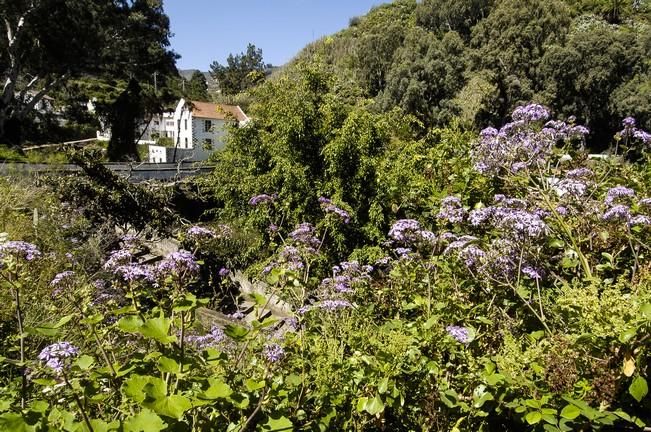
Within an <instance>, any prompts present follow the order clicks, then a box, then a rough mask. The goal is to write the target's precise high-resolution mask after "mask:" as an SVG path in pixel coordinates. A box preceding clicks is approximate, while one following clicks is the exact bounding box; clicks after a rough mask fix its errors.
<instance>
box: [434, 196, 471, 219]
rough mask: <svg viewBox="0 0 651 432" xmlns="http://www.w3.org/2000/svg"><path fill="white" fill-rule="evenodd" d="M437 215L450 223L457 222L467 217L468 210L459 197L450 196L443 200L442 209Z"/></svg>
mask: <svg viewBox="0 0 651 432" xmlns="http://www.w3.org/2000/svg"><path fill="white" fill-rule="evenodd" d="M436 217H437V218H438V219H442V220H444V221H447V222H449V223H452V224H457V223H460V222H463V219H464V218H465V217H466V210H465V209H464V208H463V205H462V204H461V200H460V199H459V198H457V197H455V196H448V197H446V198H443V200H442V201H441V209H440V210H439V213H438V214H437V215H436Z"/></svg>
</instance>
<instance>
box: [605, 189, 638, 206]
mask: <svg viewBox="0 0 651 432" xmlns="http://www.w3.org/2000/svg"><path fill="white" fill-rule="evenodd" d="M633 197H635V191H634V190H633V189H630V188H627V187H625V186H616V187H614V188H610V189H608V193H607V194H606V199H605V200H604V203H605V204H606V205H608V206H610V205H613V204H614V203H615V202H616V201H619V200H620V199H622V198H633Z"/></svg>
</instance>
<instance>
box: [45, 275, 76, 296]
mask: <svg viewBox="0 0 651 432" xmlns="http://www.w3.org/2000/svg"><path fill="white" fill-rule="evenodd" d="M74 281H75V272H73V271H70V270H67V271H64V272H61V273H58V274H57V275H56V276H54V279H52V282H50V286H51V287H52V288H54V291H52V295H53V296H54V297H57V296H58V295H59V294H61V293H62V292H63V290H64V289H66V288H70V287H72V284H73V283H74Z"/></svg>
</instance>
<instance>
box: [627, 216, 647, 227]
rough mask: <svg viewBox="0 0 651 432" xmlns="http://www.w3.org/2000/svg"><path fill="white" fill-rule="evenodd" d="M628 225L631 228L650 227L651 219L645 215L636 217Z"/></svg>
mask: <svg viewBox="0 0 651 432" xmlns="http://www.w3.org/2000/svg"><path fill="white" fill-rule="evenodd" d="M628 224H629V225H630V226H635V225H642V226H649V225H651V218H650V217H648V216H644V215H638V216H634V217H632V218H631V220H630V221H629V222H628Z"/></svg>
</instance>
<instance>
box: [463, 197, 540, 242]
mask: <svg viewBox="0 0 651 432" xmlns="http://www.w3.org/2000/svg"><path fill="white" fill-rule="evenodd" d="M507 204H508V203H507ZM469 219H470V223H471V224H472V225H473V226H479V225H482V224H484V223H489V224H490V225H491V226H492V227H494V228H497V229H499V230H502V231H504V232H506V233H508V234H510V235H512V236H515V237H517V238H539V237H542V236H544V235H545V234H546V233H547V231H548V229H547V225H546V224H545V222H544V221H543V220H542V218H541V216H540V215H539V214H537V213H535V212H530V211H527V210H524V209H520V208H512V207H502V206H494V207H484V208H480V209H476V210H472V211H471V212H470V217H469Z"/></svg>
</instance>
